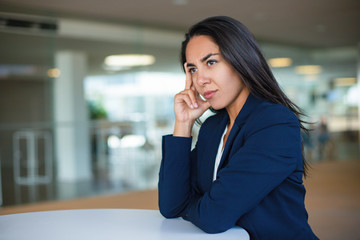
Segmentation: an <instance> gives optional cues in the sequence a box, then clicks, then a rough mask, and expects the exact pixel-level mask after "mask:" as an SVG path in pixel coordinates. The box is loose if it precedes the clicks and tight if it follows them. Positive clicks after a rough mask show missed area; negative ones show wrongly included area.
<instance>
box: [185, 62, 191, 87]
mask: <svg viewBox="0 0 360 240" xmlns="http://www.w3.org/2000/svg"><path fill="white" fill-rule="evenodd" d="M184 69H185V74H186V81H185V89H191V87H192V78H191V74H190V72H189V71H188V70H187V67H186V62H185V63H184Z"/></svg>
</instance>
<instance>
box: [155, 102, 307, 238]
mask: <svg viewBox="0 0 360 240" xmlns="http://www.w3.org/2000/svg"><path fill="white" fill-rule="evenodd" d="M249 120H250V119H249ZM248 122H249V121H248ZM245 127H246V129H245V130H244V132H245V133H244V136H243V137H244V138H245V140H244V145H242V146H237V143H236V140H235V141H234V143H233V145H234V146H233V148H237V149H236V151H235V152H234V153H233V154H232V155H230V157H229V159H228V164H227V165H226V166H225V167H224V168H221V169H220V170H219V171H218V175H217V179H216V180H215V181H214V182H213V184H212V186H211V188H210V190H209V191H208V192H205V193H204V194H203V195H200V194H196V191H193V190H192V187H191V184H190V182H189V180H190V176H189V175H186V174H190V171H188V170H187V171H186V170H185V169H186V168H187V169H189V168H190V157H187V159H188V160H185V161H182V162H181V163H179V162H177V161H179V160H180V159H177V157H176V158H173V159H171V163H168V165H172V166H171V167H172V168H176V169H177V170H176V171H175V169H172V170H171V171H170V172H171V174H175V175H177V176H176V177H175V176H171V177H169V176H168V178H167V179H165V178H163V181H162V182H163V184H164V182H165V181H166V182H167V181H169V182H173V183H166V184H168V185H169V184H171V186H169V187H168V188H167V190H170V192H172V193H171V194H170V193H169V192H167V193H164V192H163V193H162V194H169V195H171V196H172V197H173V198H175V197H179V199H180V200H178V201H179V202H178V204H177V205H173V206H174V207H176V210H177V213H178V215H176V216H182V217H183V218H184V219H186V220H189V221H191V222H192V223H194V224H195V225H196V226H198V227H199V228H201V229H202V230H203V231H205V232H208V233H218V232H223V231H226V230H227V229H229V228H231V227H233V226H234V225H235V223H236V222H237V220H238V219H239V218H240V217H241V216H243V215H244V214H246V213H247V212H249V211H250V210H252V209H253V208H254V207H255V206H257V205H258V204H259V203H260V201H261V200H262V199H264V198H265V197H266V196H267V195H268V194H269V193H270V192H271V191H272V190H273V189H275V188H276V187H277V186H279V185H280V184H281V182H282V181H284V180H285V179H286V178H287V177H288V176H290V175H291V173H292V172H293V171H295V169H296V167H297V164H298V159H299V157H301V140H300V136H299V135H300V128H299V122H298V119H297V118H296V117H295V116H294V115H293V114H292V113H291V114H289V113H288V112H287V111H283V110H282V111H277V108H275V109H271V108H270V109H267V110H265V111H262V112H260V113H259V114H257V115H256V117H254V118H252V119H251V121H250V122H249V123H248V124H245V125H244V128H245ZM299 150H300V152H299ZM177 154H179V153H177ZM165 155H166V153H165ZM185 162H187V163H185ZM165 165H167V164H166V163H165ZM169 168H170V166H167V168H164V169H163V174H164V173H165V171H167V170H169ZM183 174H185V176H186V177H185V178H184V177H183ZM163 177H166V174H165V175H163ZM179 178H180V179H182V180H181V181H179ZM185 179H187V180H185ZM177 184H179V185H177ZM181 184H184V186H186V187H184V186H183V187H181V186H180V185H181ZM175 185H177V186H175ZM171 187H174V188H173V189H172V190H171ZM176 187H178V188H179V189H181V190H179V191H180V193H175V192H177V190H176V189H177V188H176ZM164 190H165V188H163V189H162V191H164ZM163 200H164V199H163ZM172 200H173V203H174V202H175V201H174V199H172ZM180 202H181V204H180ZM173 203H169V204H173ZM160 208H161V207H160ZM179 210H181V211H179ZM174 211H175V210H174ZM174 216H175V215H174Z"/></svg>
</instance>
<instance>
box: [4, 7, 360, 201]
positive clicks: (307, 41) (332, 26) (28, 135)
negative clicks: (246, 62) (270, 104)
mask: <svg viewBox="0 0 360 240" xmlns="http://www.w3.org/2000/svg"><path fill="white" fill-rule="evenodd" d="M359 13H360V1H359V0H342V1H339V0H316V1H314V0H303V1H289V0H274V1H268V0H256V1H247V0H223V1H215V0H207V1H204V0H154V1H147V0H116V1H115V0H101V1H100V0H78V1H70V0H62V1H54V0H31V1H28V0H1V1H0V190H1V191H0V205H2V206H4V207H6V206H15V205H21V204H28V203H35V202H44V201H50V200H64V199H73V198H79V197H86V196H97V195H103V194H111V193H122V192H128V191H138V190H147V189H156V187H157V174H158V169H159V164H160V160H161V136H162V135H164V134H169V133H171V132H172V128H173V122H174V115H173V96H174V94H175V93H177V92H178V91H181V90H182V89H183V87H184V74H183V73H182V70H181V65H180V63H179V52H180V43H181V41H182V40H183V37H184V33H185V32H186V31H187V29H188V27H189V26H191V25H192V24H194V23H196V22H197V21H199V20H201V19H203V18H205V17H208V16H213V15H228V16H231V17H234V18H236V19H238V20H240V21H241V22H243V23H244V24H245V25H246V26H247V27H248V28H249V29H250V31H251V32H252V33H253V34H254V36H255V37H256V39H257V40H258V42H259V43H260V46H261V48H262V50H263V52H264V54H265V57H266V58H267V60H268V61H269V64H270V66H271V67H272V70H273V72H274V75H275V76H276V78H277V79H278V81H279V82H280V84H281V86H282V88H283V89H284V91H285V92H286V93H287V94H288V96H289V97H290V98H291V99H292V100H293V101H294V102H295V103H296V104H298V105H299V106H300V107H301V108H302V109H303V110H304V112H305V113H306V114H307V116H308V117H307V118H305V120H307V121H310V122H312V123H313V124H311V125H310V126H309V127H311V128H312V129H314V130H313V131H312V132H311V134H310V135H309V136H305V135H304V144H305V151H306V155H307V158H308V160H309V161H310V162H312V163H319V162H325V161H333V162H346V161H359V160H360V150H359V149H360V143H359V128H360V121H359V106H360V85H359V83H358V79H359V70H360V63H359V58H360V45H359V44H360V28H359V24H360V14H359ZM356 184H358V183H356Z"/></svg>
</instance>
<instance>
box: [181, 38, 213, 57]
mask: <svg viewBox="0 0 360 240" xmlns="http://www.w3.org/2000/svg"><path fill="white" fill-rule="evenodd" d="M219 52H220V50H219V46H218V45H217V44H216V43H215V42H214V40H213V39H212V38H211V37H209V36H204V35H201V36H194V37H192V38H191V39H190V41H189V43H188V45H187V47H186V51H185V54H186V61H187V62H196V61H199V60H200V59H201V58H203V57H205V56H206V55H208V54H209V53H219Z"/></svg>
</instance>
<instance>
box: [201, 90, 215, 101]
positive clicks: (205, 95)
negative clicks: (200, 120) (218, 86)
mask: <svg viewBox="0 0 360 240" xmlns="http://www.w3.org/2000/svg"><path fill="white" fill-rule="evenodd" d="M215 93H216V91H206V92H204V98H206V99H207V100H209V99H210V98H212V97H213V96H214V95H215Z"/></svg>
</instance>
